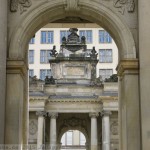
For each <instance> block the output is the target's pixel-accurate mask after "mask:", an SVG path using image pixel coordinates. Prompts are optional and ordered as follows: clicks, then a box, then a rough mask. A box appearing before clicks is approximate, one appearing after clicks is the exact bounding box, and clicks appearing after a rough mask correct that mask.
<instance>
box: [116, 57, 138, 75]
mask: <svg viewBox="0 0 150 150" xmlns="http://www.w3.org/2000/svg"><path fill="white" fill-rule="evenodd" d="M116 69H117V71H118V76H123V75H124V74H138V73H139V60H138V59H124V60H121V61H120V62H119V64H118V66H117V68H116Z"/></svg>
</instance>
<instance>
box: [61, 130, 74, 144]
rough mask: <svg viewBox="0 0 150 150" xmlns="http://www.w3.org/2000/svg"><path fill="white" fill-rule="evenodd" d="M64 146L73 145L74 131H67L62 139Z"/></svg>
mask: <svg viewBox="0 0 150 150" xmlns="http://www.w3.org/2000/svg"><path fill="white" fill-rule="evenodd" d="M61 143H62V145H73V131H71V130H70V131H67V132H66V133H65V134H64V135H63V136H62V139H61Z"/></svg>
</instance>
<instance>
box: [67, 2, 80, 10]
mask: <svg viewBox="0 0 150 150" xmlns="http://www.w3.org/2000/svg"><path fill="white" fill-rule="evenodd" d="M66 2H67V6H66V7H65V10H66V11H79V10H80V8H79V6H78V3H79V0H66Z"/></svg>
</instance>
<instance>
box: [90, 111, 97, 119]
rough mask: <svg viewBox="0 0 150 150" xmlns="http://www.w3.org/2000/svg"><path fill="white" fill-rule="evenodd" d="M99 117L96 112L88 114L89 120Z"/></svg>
mask: <svg viewBox="0 0 150 150" xmlns="http://www.w3.org/2000/svg"><path fill="white" fill-rule="evenodd" d="M98 116H99V113H98V112H93V113H89V117H91V118H97V117H98Z"/></svg>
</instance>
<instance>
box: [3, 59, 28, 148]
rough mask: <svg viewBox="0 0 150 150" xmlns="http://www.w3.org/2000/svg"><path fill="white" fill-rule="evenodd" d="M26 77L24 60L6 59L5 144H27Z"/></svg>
mask: <svg viewBox="0 0 150 150" xmlns="http://www.w3.org/2000/svg"><path fill="white" fill-rule="evenodd" d="M27 77H28V71H27V66H26V65H25V63H24V61H22V60H7V91H6V111H5V112H6V119H5V122H6V125H5V144H18V145H19V146H23V145H26V144H27V139H28V136H27V135H28V129H27V126H28V120H29V118H28V113H29V112H28V97H27V94H26V93H27V92H28V87H27V85H28V81H27ZM18 149H19V150H20V149H21V148H18ZM16 150H17V148H16Z"/></svg>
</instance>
